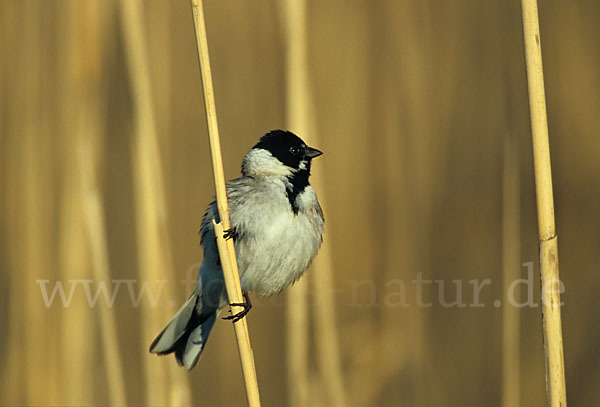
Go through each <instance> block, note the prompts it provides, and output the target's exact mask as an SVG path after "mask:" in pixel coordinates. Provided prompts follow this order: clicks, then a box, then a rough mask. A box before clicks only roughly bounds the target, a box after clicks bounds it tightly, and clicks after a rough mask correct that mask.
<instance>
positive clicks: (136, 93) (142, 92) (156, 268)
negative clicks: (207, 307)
mask: <svg viewBox="0 0 600 407" xmlns="http://www.w3.org/2000/svg"><path fill="white" fill-rule="evenodd" d="M143 5H144V3H142V1H141V0H122V1H121V2H120V6H121V28H122V30H123V37H124V41H125V50H126V54H127V59H128V60H127V68H128V75H129V81H130V84H131V87H132V94H133V102H134V107H135V137H134V138H133V140H132V149H131V151H132V162H133V168H134V176H135V182H134V185H135V193H134V196H135V208H136V210H135V213H136V216H137V218H136V234H137V240H138V261H139V273H140V275H141V276H142V278H143V280H144V281H147V282H149V283H150V286H151V287H152V291H154V290H157V291H158V290H160V286H159V284H160V281H161V280H164V279H165V277H166V278H167V279H169V280H170V281H175V280H176V278H175V274H174V272H173V267H172V259H171V245H170V241H169V240H168V238H167V237H166V236H167V233H166V232H167V225H166V221H167V215H166V214H167V210H166V202H165V201H166V198H165V182H164V174H163V166H162V155H161V154H160V151H159V141H158V140H159V139H158V130H157V126H156V116H155V113H154V105H153V103H152V101H153V98H152V89H151V86H150V68H149V65H148V44H147V40H146V35H145V33H144V25H143V14H144V13H143V12H144V10H143ZM165 290H166V291H167V294H168V295H169V296H170V297H172V296H173V290H174V287H173V285H171V284H167V285H166V287H165ZM157 310H158V311H160V312H157ZM168 312H169V310H168V308H165V307H163V308H158V309H155V308H153V307H151V305H150V304H148V303H145V302H143V303H142V318H143V332H144V335H143V338H144V339H145V340H147V338H151V337H152V336H154V335H156V333H157V332H159V331H160V329H161V328H162V324H163V322H164V319H165V318H167V317H168ZM141 348H142V349H144V354H145V356H146V357H144V363H145V375H146V376H145V380H146V403H147V404H165V405H166V404H168V403H169V402H177V403H180V404H182V405H188V404H191V392H190V388H189V384H188V376H187V374H186V373H185V372H184V371H182V370H181V369H179V368H178V367H177V366H176V365H175V364H172V363H171V364H169V366H168V368H167V369H165V368H164V367H163V363H164V362H161V361H160V359H157V358H149V357H147V354H146V353H145V349H146V346H142V347H141Z"/></svg>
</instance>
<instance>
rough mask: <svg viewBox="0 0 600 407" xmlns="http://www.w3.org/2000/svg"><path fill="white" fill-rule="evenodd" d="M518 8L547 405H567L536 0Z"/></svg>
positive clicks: (553, 406) (524, 2) (548, 148)
mask: <svg viewBox="0 0 600 407" xmlns="http://www.w3.org/2000/svg"><path fill="white" fill-rule="evenodd" d="M521 12H522V16H523V37H524V40H525V60H526V63H527V83H528V90H529V114H530V117H531V133H532V140H533V163H534V172H535V187H536V199H537V214H538V235H539V244H540V272H541V279H542V320H543V332H544V353H545V358H546V387H547V393H548V405H549V406H551V407H559V406H560V407H566V405H567V394H566V386H565V367H564V356H563V344H562V326H561V316H560V306H561V305H560V304H561V303H560V280H559V275H558V244H557V235H556V229H555V224H554V202H553V194H552V173H551V166H550V145H549V141H548V122H547V117H546V97H545V92H544V71H543V66H542V46H541V41H540V29H539V18H538V9H537V0H521Z"/></svg>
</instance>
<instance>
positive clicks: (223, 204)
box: [191, 0, 260, 407]
mask: <svg viewBox="0 0 600 407" xmlns="http://www.w3.org/2000/svg"><path fill="white" fill-rule="evenodd" d="M191 5H192V13H193V18H194V28H195V31H196V46H197V48H198V59H199V62H200V71H201V73H202V87H203V91H204V107H205V109H206V120H207V123H208V138H209V144H210V152H211V158H212V165H213V176H214V180H215V191H216V198H217V208H218V210H219V218H220V220H221V222H220V223H214V222H213V223H214V228H215V235H216V237H217V246H218V248H219V256H220V259H221V267H222V270H223V276H224V278H225V286H226V288H227V296H228V298H229V302H230V303H238V304H239V303H243V302H244V298H243V296H242V288H241V284H240V276H239V272H238V268H237V260H236V257H235V248H234V247H233V240H232V239H225V238H224V237H223V234H224V231H225V230H228V229H229V228H230V227H231V224H230V221H229V206H228V204H227V194H226V190H225V175H224V171H223V158H222V157H221V143H220V140H219V128H218V125H217V110H216V106H215V96H214V90H213V83H212V74H211V70H210V59H209V55H208V40H207V36H206V25H205V22H204V11H203V4H202V0H191ZM242 309H243V308H242V307H238V306H231V313H232V314H235V313H237V312H239V311H242ZM233 328H234V331H235V336H236V339H237V343H238V350H239V353H240V360H241V363H242V372H243V375H244V383H245V385H246V396H247V398H248V405H249V406H251V407H254V406H260V397H259V392H258V380H257V377H256V368H255V366H254V355H253V352H252V347H251V346H250V337H249V335H248V324H247V322H246V318H242V319H240V320H239V321H238V322H235V323H234V324H233Z"/></svg>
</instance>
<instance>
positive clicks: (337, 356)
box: [0, 0, 600, 406]
mask: <svg viewBox="0 0 600 407" xmlns="http://www.w3.org/2000/svg"><path fill="white" fill-rule="evenodd" d="M136 6H139V7H138V8H137V9H136ZM284 8H285V5H284V2H278V1H277V0H254V1H242V0H237V1H233V0H220V1H216V0H208V1H206V5H205V9H206V18H207V27H208V39H209V45H210V50H211V59H212V68H213V79H214V84H215V93H216V101H217V110H218V114H219V125H220V130H221V138H222V148H223V156H224V163H225V172H226V175H227V176H228V178H234V177H236V176H237V175H238V174H239V164H240V161H241V158H242V156H243V155H244V154H245V152H246V151H247V150H248V149H249V148H250V147H251V146H252V145H253V143H255V142H256V140H257V139H258V137H259V136H260V135H262V134H263V133H264V132H266V131H268V130H270V129H274V128H288V127H290V125H289V123H290V121H292V119H291V116H293V115H294V108H292V107H291V105H293V104H294V103H295V102H294V101H296V100H297V94H296V93H294V92H295V91H292V90H291V89H292V88H293V83H292V84H290V81H289V78H293V76H292V75H295V73H294V72H295V69H296V68H297V67H296V66H290V64H289V63H288V62H286V61H290V58H289V54H288V50H289V49H290V46H289V37H288V30H287V29H288V28H289V26H290V24H292V22H291V21H290V17H289V15H288V14H286V13H285V10H284ZM136 10H138V11H137V12H136ZM291 18H292V19H293V18H294V17H293V15H292V17H291ZM540 19H541V20H540V24H541V33H542V48H543V56H544V63H545V66H544V67H545V74H546V90H547V101H548V116H549V127H550V143H551V153H552V160H553V163H552V164H553V175H554V191H555V204H556V220H557V230H558V234H559V237H560V240H559V252H560V266H561V278H562V280H563V282H564V284H565V287H566V290H565V293H564V294H563V297H562V298H563V300H564V302H565V306H564V307H563V330H564V346H565V367H566V379H567V394H568V398H569V403H570V405H572V406H594V405H596V403H597V400H598V398H599V397H600V393H599V391H598V389H599V388H600V348H599V346H598V344H599V343H600V324H599V323H598V301H597V292H598V289H600V280H599V279H598V278H597V272H598V270H597V265H598V263H599V261H600V250H599V249H600V244H599V243H600V241H599V239H598V231H599V230H600V216H599V215H598V208H599V207H600V188H599V182H600V141H599V139H598V136H599V133H600V132H599V130H598V129H599V127H600V114H599V112H600V24H598V22H599V21H600V3H598V2H597V1H592V0H571V1H568V2H561V1H543V2H541V3H540ZM305 29H306V31H305V32H306V37H305V39H306V49H307V53H306V61H307V65H306V66H307V69H308V70H307V75H308V78H309V79H308V82H307V86H306V87H303V89H304V91H306V93H308V94H309V96H308V98H309V102H308V104H309V105H310V104H311V101H312V102H314V104H313V105H311V106H312V107H311V109H312V110H311V112H312V113H310V112H309V113H308V116H304V117H305V127H306V128H310V129H311V131H307V132H306V133H309V134H302V132H300V131H298V133H299V135H300V136H301V137H304V138H306V139H307V140H308V141H310V142H312V143H313V144H315V146H316V147H318V148H319V149H321V150H323V151H324V152H325V155H324V156H323V157H322V158H319V159H318V160H316V161H315V163H314V166H313V173H314V174H315V175H316V176H317V178H318V179H316V180H315V181H316V182H315V184H316V185H315V187H316V189H317V191H318V192H319V193H320V194H321V195H322V197H323V205H324V210H325V215H326V219H327V224H326V226H327V229H326V235H325V241H326V247H325V248H324V250H326V251H327V252H326V253H327V255H326V259H325V260H327V259H330V261H323V259H321V260H320V263H319V264H318V265H317V267H315V269H313V270H309V272H308V273H307V275H306V276H305V277H304V279H303V281H302V282H301V283H299V284H298V285H297V286H294V287H292V288H291V289H288V290H287V291H286V293H285V294H281V295H279V296H278V297H274V298H271V299H255V301H254V302H255V309H254V310H253V311H252V312H251V313H250V315H249V325H250V335H251V340H252V344H253V347H254V353H255V359H256V365H257V371H258V378H259V384H260V389H261V396H262V400H263V404H264V405H265V406H280V405H294V406H301V405H311V406H319V405H323V406H324V405H350V406H384V405H386V406H387V405H389V406H391V405H403V406H500V405H503V403H504V405H505V406H506V405H513V406H516V405H519V401H515V400H520V405H522V406H542V405H545V383H544V357H543V355H544V353H543V347H542V333H541V317H540V309H539V307H538V308H530V307H525V308H522V309H516V308H513V307H507V306H504V305H503V306H502V307H494V306H493V305H492V304H493V302H494V300H496V299H501V300H502V299H505V293H506V291H505V290H504V288H503V272H504V273H512V274H506V275H507V276H512V277H511V278H513V279H514V278H526V272H525V271H526V269H525V268H524V267H520V264H521V263H525V262H531V261H533V262H534V264H535V267H534V271H535V274H534V284H533V288H534V293H535V294H534V297H535V298H536V299H537V298H539V282H538V281H539V280H538V275H537V272H538V271H537V270H538V268H537V256H538V253H537V234H536V214H535V201H534V199H535V196H534V187H533V172H532V153H531V142H530V133H529V120H528V104H527V90H526V77H525V66H524V57H523V41H522V31H521V17H520V7H519V2H518V1H500V0H496V1H491V0H488V1H475V0H453V1H441V0H399V1H392V0H389V1H366V0H362V1H354V0H353V1H339V0H336V1H309V2H308V3H307V14H306V26H305ZM291 60H293V59H291ZM292 82H293V81H292ZM0 86H1V90H2V92H1V95H2V97H1V98H0V125H1V127H0V160H1V163H0V168H1V170H0V171H1V174H0V175H1V178H0V194H1V196H2V199H1V200H0V203H1V207H0V214H1V215H0V221H1V223H0V230H1V235H0V322H1V326H2V330H1V331H0V349H2V356H1V366H0V368H1V383H2V384H1V385H0V387H1V388H2V390H1V391H0V404H3V405H4V404H7V405H23V404H29V405H57V404H61V405H62V404H68V405H106V404H111V403H113V404H114V403H119V402H124V401H126V402H127V403H128V404H132V405H140V404H148V405H164V404H169V405H174V404H189V403H192V402H193V403H194V404H196V405H219V406H231V405H243V404H244V403H245V395H244V390H243V382H242V380H241V373H240V367H239V363H238V355H237V350H236V347H235V346H236V345H235V340H234V337H233V334H232V329H231V328H230V326H229V324H228V323H225V322H221V323H219V324H217V325H216V328H215V330H214V333H213V335H212V338H211V340H210V341H209V344H208V346H207V348H206V352H205V354H204V356H203V358H202V360H201V361H200V363H199V365H198V366H197V367H196V369H194V370H193V371H192V372H190V373H187V372H185V371H184V370H183V369H181V368H177V367H176V366H175V361H174V359H173V358H172V357H165V358H158V357H156V356H153V355H150V354H149V353H147V348H148V345H149V343H150V341H151V339H152V337H153V335H154V333H156V332H157V331H158V329H160V327H161V326H162V325H163V324H164V323H165V322H166V321H167V319H168V318H169V317H170V315H171V314H172V313H174V311H175V310H176V307H173V304H176V306H179V304H181V303H182V302H183V300H184V299H185V296H186V295H187V293H188V292H189V291H187V290H188V288H186V286H185V285H184V284H182V283H181V282H180V281H181V280H185V279H186V278H188V276H191V278H192V279H193V278H194V276H195V273H196V268H197V266H198V264H199V262H200V261H201V259H202V252H201V249H200V248H199V247H198V238H197V236H196V232H197V230H198V227H199V225H200V222H201V217H202V215H203V213H204V210H205V207H206V205H207V204H208V202H209V201H210V200H211V199H212V196H213V191H214V189H213V181H212V173H211V164H210V156H209V152H208V142H207V134H206V122H205V118H204V109H203V104H202V95H201V90H202V88H201V83H200V73H199V67H198V62H197V53H196V48H195V38H194V31H193V24H192V19H191V11H190V5H189V2H188V1H187V0H178V1H166V0H152V1H150V0H148V1H142V2H138V1H133V0H131V1H127V0H124V1H123V2H117V1H112V0H106V1H100V0H70V1H67V0H54V1H37V0H2V1H0ZM307 87H309V88H307ZM302 97H303V98H305V97H306V95H305V96H302ZM303 100H304V102H306V99H303ZM304 102H302V103H304ZM306 120H307V121H308V123H306ZM291 130H294V131H297V129H295V128H291ZM330 266H331V267H330ZM503 270H504V271H503ZM329 272H332V273H333V275H332V281H331V283H332V286H331V287H329V286H327V278H325V279H323V276H325V277H326V276H328V275H329V274H327V273H329ZM320 273H322V274H320ZM417 273H422V276H423V279H427V280H444V281H445V288H446V296H445V297H446V300H447V301H451V300H452V299H453V298H454V297H455V292H454V288H453V287H454V286H453V285H452V284H453V283H452V280H460V281H462V282H463V289H464V298H463V299H464V302H466V303H471V302H472V300H473V294H472V290H470V289H469V287H470V286H469V283H468V281H469V280H474V279H480V280H484V279H491V285H490V286H488V287H486V288H484V289H483V290H482V293H481V298H480V301H481V302H482V303H484V304H485V306H484V307H479V308H476V307H464V308H459V307H450V308H447V307H443V306H442V305H440V303H439V302H438V301H437V298H438V286H437V285H429V286H426V288H425V291H424V298H425V299H426V300H428V301H429V300H430V301H431V302H433V306H432V307H429V308H422V307H418V306H417V303H416V300H415V299H416V291H415V286H414V285H413V284H412V283H411V281H412V280H414V279H415V278H416V276H417ZM511 278H507V280H506V281H507V282H510V281H512V280H511ZM397 279H401V280H402V281H403V282H404V283H405V285H406V296H405V297H406V298H405V299H406V303H408V304H409V305H410V306H408V307H400V306H391V305H393V304H390V301H392V302H393V303H395V302H397V300H398V297H393V298H391V297H390V295H391V294H393V293H396V294H397V292H398V291H397V287H398V280H397ZM38 280H49V283H48V289H49V290H51V289H52V287H53V286H54V284H55V283H57V282H61V283H62V284H63V285H64V287H65V290H66V291H68V290H69V280H93V284H92V285H91V287H92V293H93V292H95V290H96V287H97V284H98V283H100V282H105V283H108V284H109V288H110V290H111V291H110V292H112V288H111V287H114V285H112V286H111V284H110V281H111V280H136V281H137V283H136V284H134V285H133V287H134V289H135V290H136V292H137V291H139V289H140V287H141V284H142V283H144V282H147V283H150V288H152V289H153V290H154V292H156V289H157V287H159V286H160V283H159V282H158V280H167V282H166V283H165V284H164V287H163V291H162V292H161V295H160V299H159V301H158V304H157V306H156V307H152V306H150V305H149V302H148V300H147V298H146V297H144V298H143V299H142V301H141V302H140V306H139V307H136V306H133V305H132V302H131V300H130V297H129V294H128V292H127V289H126V286H125V285H122V286H121V287H120V291H119V292H118V295H117V296H116V300H115V303H114V306H113V307H112V308H109V307H107V306H106V305H104V304H105V303H104V301H103V297H102V296H100V299H99V300H98V303H97V304H96V305H95V306H93V307H90V306H89V305H88V302H87V300H86V296H85V292H84V289H83V287H84V285H79V286H77V287H76V289H75V290H74V294H73V298H72V302H71V303H70V306H68V307H63V305H62V304H61V302H60V300H59V299H58V298H56V299H55V301H54V303H53V304H52V306H50V307H48V308H47V307H46V306H45V305H44V300H43V296H42V292H41V290H40V284H39V283H38V282H37V281H38ZM359 283H360V285H359V286H358V287H359V288H356V287H357V284H359ZM302 286H304V288H302ZM323 288H325V289H323ZM303 289H304V290H308V292H309V293H310V294H308V305H307V306H303V305H301V304H299V303H297V301H300V300H298V299H297V298H296V299H292V300H290V303H292V304H294V305H295V306H297V307H303V308H302V309H305V310H308V314H302V312H301V313H300V315H301V316H302V315H308V318H309V319H308V326H309V328H308V329H307V328H303V325H302V324H300V325H297V324H296V323H290V321H289V320H288V318H289V316H290V315H297V314H295V312H297V311H298V310H299V309H300V308H295V309H294V308H289V304H290V303H287V305H286V297H287V296H288V295H289V293H290V292H292V291H294V290H299V291H298V292H302V291H300V290H303ZM522 294H523V295H525V293H524V292H523V293H522ZM324 296H325V297H324ZM386 299H387V301H386ZM328 300H329V301H333V306H332V307H331V308H330V307H328V306H327V301H328ZM171 301H173V302H171ZM536 301H537V300H536ZM504 302H505V301H504ZM324 304H325V306H324ZM328 311H329V312H328ZM516 317H519V318H520V319H519V320H517V319H515V318H516ZM286 321H287V322H286ZM519 328H520V329H519ZM286 335H288V338H287V339H286ZM290 335H291V336H292V337H291V338H290V337H289V336H290ZM515 338H517V342H511V340H514V339H515ZM294 341H298V343H299V344H300V345H298V346H300V348H297V349H296V348H294V349H290V348H289V345H286V344H295V343H297V342H294ZM511 344H512V345H511ZM294 346H296V345H294ZM302 346H306V348H302ZM302 349H305V350H306V354H305V353H304V351H302ZM503 349H505V350H504V351H503ZM503 352H504V353H503ZM503 355H504V357H503ZM298 357H299V358H298ZM295 358H296V359H295ZM293 360H296V362H298V360H300V365H299V366H300V370H294V369H291V368H290V363H294V362H292V361H293ZM338 360H339V364H337V363H336V361H338ZM332 363H333V365H332ZM503 372H505V379H504V380H503ZM333 376H335V377H333ZM503 383H504V385H503ZM336 386H341V387H339V388H336ZM519 387H520V390H519ZM515 394H516V399H515V398H513V397H515Z"/></svg>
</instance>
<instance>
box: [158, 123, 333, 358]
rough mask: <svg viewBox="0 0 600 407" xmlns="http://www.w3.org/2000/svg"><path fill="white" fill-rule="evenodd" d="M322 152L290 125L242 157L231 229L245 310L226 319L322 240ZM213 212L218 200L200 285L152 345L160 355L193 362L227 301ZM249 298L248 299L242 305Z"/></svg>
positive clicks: (204, 236) (305, 260) (233, 187)
mask: <svg viewBox="0 0 600 407" xmlns="http://www.w3.org/2000/svg"><path fill="white" fill-rule="evenodd" d="M321 154H323V153H322V152H321V151H319V150H317V149H314V148H311V147H308V146H307V145H306V144H305V143H304V142H303V141H302V140H301V139H300V138H299V137H297V136H296V135H294V134H293V133H291V132H289V131H284V130H273V131H271V132H269V133H267V134H265V135H264V136H263V137H262V138H261V139H260V140H259V142H258V143H257V144H256V145H255V146H254V147H253V148H252V149H251V150H250V151H249V152H248V154H246V156H245V157H244V159H243V161H242V176H241V177H240V178H237V179H234V180H232V181H230V182H228V183H227V186H226V187H227V188H226V189H227V200H228V202H229V215H230V218H231V229H230V230H228V231H227V232H226V236H225V237H227V238H233V239H234V245H235V253H236V256H237V262H238V267H239V272H240V279H241V285H242V292H243V293H244V298H245V303H244V304H243V306H244V310H243V311H242V312H240V313H238V314H236V315H229V316H228V317H225V318H224V319H233V321H234V322H236V321H237V320H238V319H240V318H242V317H243V316H244V315H246V313H247V312H248V311H249V309H250V307H251V304H250V301H249V298H248V294H247V293H248V292H254V293H257V294H259V295H263V296H270V295H273V294H276V293H278V292H280V291H281V290H283V289H284V288H285V287H287V286H288V285H290V284H291V283H293V282H294V281H296V280H297V279H298V278H299V277H300V276H301V275H302V273H304V271H305V270H306V269H307V267H308V266H309V265H310V263H311V262H312V260H313V258H314V257H315V255H316V254H317V251H318V250H319V247H320V246H321V242H322V241H323V239H322V232H323V212H322V210H321V206H320V205H319V201H318V200H317V195H316V194H315V191H314V189H313V188H312V187H311V186H310V183H309V182H308V178H309V176H310V166H311V161H312V159H313V158H315V157H318V156H320V155H321ZM213 219H215V221H216V222H219V213H218V211H217V205H216V203H215V202H213V203H212V204H211V205H210V206H209V208H208V210H207V211H206V214H205V215H204V219H203V221H202V227H201V229H200V235H201V238H200V244H201V245H202V246H203V247H204V260H203V261H202V265H201V266H200V271H199V273H198V281H197V283H196V288H195V290H194V292H193V293H192V295H191V296H190V297H189V298H188V300H187V301H186V302H185V304H183V306H182V307H181V308H180V309H179V311H177V313H176V314H175V316H174V317H173V318H172V319H171V320H170V321H169V323H168V324H167V326H166V327H165V328H164V329H163V331H162V332H161V333H160V334H158V336H157V337H156V339H154V341H153V342H152V344H151V345H150V352H153V353H157V354H159V355H166V354H169V353H175V358H176V359H177V363H179V364H180V365H183V366H185V367H186V368H187V369H188V370H189V369H192V368H193V367H194V366H195V365H196V363H197V362H198V359H199V358H200V354H201V353H202V350H203V349H204V345H206V340H207V339H208V335H209V334H210V331H211V330H212V327H213V325H214V323H215V320H216V319H217V316H218V314H219V311H220V310H221V309H222V308H223V307H225V306H227V305H228V299H227V293H226V291H225V283H224V280H223V273H222V270H221V265H220V261H219V252H218V249H217V244H216V240H215V231H214V227H213V223H212V221H213ZM238 305H242V304H238Z"/></svg>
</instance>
